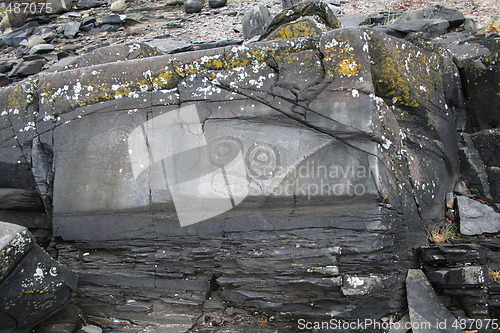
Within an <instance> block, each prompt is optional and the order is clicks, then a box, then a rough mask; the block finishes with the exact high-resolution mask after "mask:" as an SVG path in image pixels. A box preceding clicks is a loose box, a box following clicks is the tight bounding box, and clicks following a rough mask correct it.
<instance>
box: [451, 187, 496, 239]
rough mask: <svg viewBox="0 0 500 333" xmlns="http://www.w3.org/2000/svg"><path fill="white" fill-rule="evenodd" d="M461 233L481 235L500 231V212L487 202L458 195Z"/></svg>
mask: <svg viewBox="0 0 500 333" xmlns="http://www.w3.org/2000/svg"><path fill="white" fill-rule="evenodd" d="M457 206H458V213H459V215H460V233H462V234H464V235H480V234H483V233H496V232H499V231H500V214H499V213H497V212H495V210H494V209H493V208H491V207H489V206H487V205H485V204H482V203H480V202H478V201H476V200H472V199H469V198H467V197H462V196H459V197H457Z"/></svg>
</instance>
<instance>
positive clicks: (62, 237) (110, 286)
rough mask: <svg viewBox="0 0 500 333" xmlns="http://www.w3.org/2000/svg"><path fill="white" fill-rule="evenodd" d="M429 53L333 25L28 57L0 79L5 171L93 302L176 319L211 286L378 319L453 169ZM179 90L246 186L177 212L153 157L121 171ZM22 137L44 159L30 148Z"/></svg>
mask: <svg viewBox="0 0 500 333" xmlns="http://www.w3.org/2000/svg"><path fill="white" fill-rule="evenodd" d="M445 60H446V58H444V57H443V56H440V55H438V54H435V53H431V52H429V51H426V50H424V49H421V48H419V47H417V46H415V45H413V44H412V43H410V42H407V41H404V40H399V39H396V38H393V37H390V36H388V35H386V34H383V33H380V32H376V31H374V30H372V29H369V28H345V29H337V30H333V31H331V32H328V33H326V34H323V35H322V36H321V37H320V38H301V39H290V40H274V41H268V42H259V43H253V44H249V45H247V46H230V47H226V48H220V49H214V50H205V51H198V52H190V53H185V54H178V55H168V56H159V57H152V58H145V59H138V60H130V61H126V62H116V63H109V64H102V65H97V66H88V67H81V68H77V69H73V70H67V71H61V72H53V73H42V74H40V75H39V76H36V77H34V78H32V79H30V80H25V81H23V82H21V83H18V84H15V85H11V86H9V87H7V88H5V89H3V90H2V91H0V94H1V98H0V103H1V106H0V110H1V111H0V112H2V118H1V120H2V122H3V125H2V126H1V127H0V128H1V129H2V130H1V132H0V136H1V138H2V140H1V142H2V144H1V149H2V150H1V152H0V156H2V158H3V163H4V165H5V166H6V170H8V173H9V175H11V176H12V179H14V180H16V183H15V184H11V186H10V187H15V188H29V187H30V186H31V187H32V186H33V185H35V186H37V188H38V189H39V192H40V193H41V194H42V199H43V202H52V205H53V223H54V224H53V225H54V233H55V235H56V236H57V237H59V241H58V245H57V246H58V250H59V258H60V260H61V261H62V262H63V263H64V264H66V265H68V266H69V267H71V268H72V269H74V270H75V271H76V272H77V273H78V274H79V275H80V277H81V280H80V287H81V289H80V290H81V292H80V295H81V296H80V297H81V305H82V306H83V307H84V309H85V311H87V312H88V313H90V314H92V315H94V316H100V317H103V316H105V317H108V318H111V317H113V318H124V317H125V316H126V317H127V318H129V319H133V321H134V323H136V324H144V325H145V324H147V323H151V322H155V323H156V324H158V323H161V322H166V321H167V322H168V320H167V318H168V315H167V314H168V313H169V311H173V310H172V308H173V307H172V304H175V305H176V306H177V305H178V307H177V310H175V311H179V312H177V313H181V312H182V311H184V313H190V314H191V317H189V316H187V317H186V316H185V317H184V319H185V320H184V321H181V322H179V323H178V325H179V327H183V328H185V327H189V325H190V324H192V321H191V319H192V318H195V317H196V316H198V315H199V310H196V309H199V307H198V306H199V304H201V303H202V302H203V301H204V299H205V298H206V297H207V295H208V294H209V293H210V292H211V290H214V289H218V290H219V291H221V295H222V297H223V299H224V300H225V301H226V302H230V303H235V304H237V305H239V306H241V307H249V308H258V309H261V310H266V311H271V312H279V313H282V314H287V315H292V316H308V317H322V318H330V317H331V316H334V317H339V318H345V319H353V318H376V319H378V318H381V317H382V316H383V315H385V314H386V313H390V312H396V311H400V310H401V309H402V308H404V306H405V305H404V301H405V299H404V280H405V276H406V271H407V269H408V268H409V267H410V266H412V263H414V260H415V258H414V257H413V256H412V254H411V249H412V248H416V247H418V246H420V245H423V244H424V243H425V238H426V235H425V231H424V225H425V222H426V221H430V220H433V219H436V218H437V217H439V216H441V214H442V207H443V204H444V198H445V193H447V192H450V191H451V190H452V188H453V184H454V182H455V180H456V178H457V175H458V170H457V165H458V162H457V146H456V130H455V118H454V114H453V113H451V112H449V110H447V108H448V107H447V104H448V103H450V99H451V98H452V97H453V96H450V94H449V93H448V92H447V91H446V89H444V88H443V81H444V79H445V75H444V73H443V72H441V71H440V68H443V65H442V64H443V62H445ZM80 63H81V64H82V66H85V64H86V62H85V61H84V60H82V61H80ZM187 105H194V106H195V107H196V110H197V114H198V116H199V119H200V123H201V124H202V127H201V128H202V130H203V133H204V134H205V136H206V138H207V141H209V142H216V143H222V144H223V145H227V146H230V147H236V152H241V154H242V156H244V157H245V164H246V169H247V171H248V182H249V192H248V196H247V198H246V199H245V200H244V201H243V202H242V203H241V204H240V205H238V206H237V207H236V208H234V209H232V210H230V211H228V212H226V213H224V214H222V215H219V216H216V217H214V218H212V219H210V220H209V221H204V222H201V223H198V224H195V225H191V226H187V227H180V226H179V221H178V219H177V217H176V214H175V213H176V212H175V210H174V205H173V201H172V194H171V193H170V190H169V189H168V187H167V186H166V184H165V177H163V176H161V175H162V169H161V165H162V163H163V162H162V161H161V160H156V159H155V158H154V157H153V158H152V159H150V160H149V161H150V164H151V165H147V164H146V165H142V166H141V169H145V170H146V172H141V173H140V174H139V175H137V176H136V175H134V158H136V157H137V155H136V154H137V153H139V154H144V153H146V152H147V148H146V149H145V150H140V149H139V150H135V152H130V151H129V150H130V149H132V148H131V146H130V145H131V144H132V146H133V145H134V144H137V145H136V146H134V147H140V145H139V143H140V142H141V140H139V139H137V140H138V141H133V140H132V139H131V137H134V136H131V134H132V133H133V132H134V131H135V133H137V131H140V132H139V133H141V134H140V135H141V136H142V135H144V137H145V138H152V137H155V138H158V137H157V136H155V135H157V134H154V133H156V132H155V126H156V125H155V120H156V119H160V118H158V117H161V116H162V115H166V114H168V113H169V112H177V111H176V110H179V107H186V106H187ZM167 134H168V133H166V134H165V135H167ZM160 138H161V136H160ZM34 139H35V141H34V142H36V145H35V146H37V147H40V145H41V147H43V154H45V155H44V156H46V158H45V159H43V160H44V161H51V163H52V168H51V169H50V170H51V171H53V173H54V174H53V175H52V174H51V173H50V172H46V171H45V172H41V171H40V172H39V171H38V170H48V169H47V168H46V167H43V168H42V167H40V168H39V165H33V166H32V165H31V162H32V161H35V160H40V158H39V159H34V158H33V154H34V152H35V150H34V149H33V147H34V146H33V140H34ZM131 140H132V141H131ZM134 140H135V139H134ZM150 144H151V146H150V147H154V146H155V144H156V143H154V142H152V143H150ZM134 149H135V148H134ZM37 151H38V153H37V154H40V149H39V148H37ZM222 160H224V156H222ZM18 161H19V162H18ZM136 166H137V165H136ZM184 167H187V165H184ZM278 167H281V168H283V169H284V170H287V171H288V172H286V173H281V174H280V172H279V168H278ZM300 167H302V169H306V170H308V171H307V172H308V173H307V174H306V175H304V174H300V173H298V172H291V171H290V170H301V169H300ZM30 170H31V171H33V172H34V173H35V175H34V176H33V175H31V173H30ZM325 170H328V173H325ZM162 177H163V178H162ZM52 178H53V181H52ZM5 179H7V178H6V177H2V181H5ZM160 179H163V182H162V183H159V180H160ZM269 189H270V191H269ZM287 189H288V190H289V191H288V192H287ZM304 189H305V190H304ZM319 189H322V190H319ZM266 190H267V191H268V192H266ZM192 209H196V207H193V208H192ZM105 290H106V292H104V291H105ZM102 295H113V296H110V297H107V296H104V297H103V296H102ZM130 299H134V300H137V299H140V300H143V301H142V302H141V301H140V302H139V304H136V305H130V304H131V303H130V302H128V301H129V300H130ZM151 299H155V301H154V302H153V301H149V302H148V301H147V300H151ZM152 303H153V305H152ZM183 307H184V308H191V309H194V310H190V311H191V312H189V311H188V310H186V309H181V308H183ZM148 314H150V315H148ZM129 324H130V323H129ZM110 325H111V326H112V325H118V324H116V322H115V323H114V324H112V323H111V324H110ZM179 327H178V328H179Z"/></svg>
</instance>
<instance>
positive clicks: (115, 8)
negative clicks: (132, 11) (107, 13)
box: [109, 0, 127, 13]
mask: <svg viewBox="0 0 500 333" xmlns="http://www.w3.org/2000/svg"><path fill="white" fill-rule="evenodd" d="M126 8H127V4H126V3H125V0H116V1H115V2H113V3H112V4H111V6H110V7H109V9H111V11H112V12H113V13H120V12H123V11H124V10H125V9H126Z"/></svg>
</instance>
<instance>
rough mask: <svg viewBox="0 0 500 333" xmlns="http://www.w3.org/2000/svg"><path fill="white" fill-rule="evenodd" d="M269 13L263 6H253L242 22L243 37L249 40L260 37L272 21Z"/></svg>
mask: <svg viewBox="0 0 500 333" xmlns="http://www.w3.org/2000/svg"><path fill="white" fill-rule="evenodd" d="M272 19H273V18H272V16H271V13H270V12H269V9H267V7H265V6H262V5H260V6H254V7H253V8H252V9H251V11H250V12H248V13H246V14H245V16H244V17H243V20H242V25H243V36H244V37H245V39H250V38H252V37H254V36H257V35H262V34H263V33H264V31H266V29H267V26H268V25H269V23H271V21H272Z"/></svg>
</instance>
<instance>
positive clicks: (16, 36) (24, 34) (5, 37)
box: [0, 21, 38, 47]
mask: <svg viewBox="0 0 500 333" xmlns="http://www.w3.org/2000/svg"><path fill="white" fill-rule="evenodd" d="M36 27H38V23H37V22H36V21H31V22H28V23H26V24H25V25H23V26H22V27H19V28H17V29H14V30H13V31H12V32H9V33H6V34H2V35H0V46H1V47H6V46H18V45H19V44H20V43H21V42H22V41H23V40H24V39H28V38H29V37H30V36H31V35H32V33H33V31H34V30H35V28H36Z"/></svg>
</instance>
